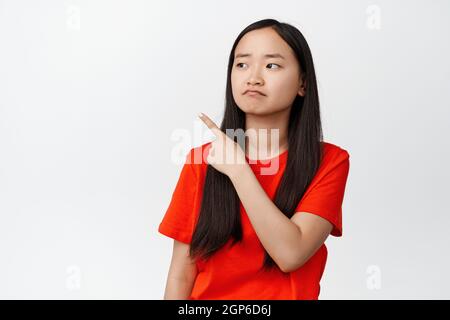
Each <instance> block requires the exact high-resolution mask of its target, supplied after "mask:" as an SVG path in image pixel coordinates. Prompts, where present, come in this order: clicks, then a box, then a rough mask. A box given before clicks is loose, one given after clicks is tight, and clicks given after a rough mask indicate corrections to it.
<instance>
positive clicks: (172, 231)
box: [158, 150, 198, 243]
mask: <svg viewBox="0 0 450 320" xmlns="http://www.w3.org/2000/svg"><path fill="white" fill-rule="evenodd" d="M191 154H192V150H191V151H190V152H189V154H188V155H187V156H186V159H185V163H184V164H183V167H182V169H181V173H180V176H179V178H178V181H177V184H176V186H175V190H174V191H173V194H172V197H171V200H170V203H169V206H168V208H167V210H166V213H165V215H164V217H163V219H162V221H161V223H160V224H159V227H158V232H159V233H161V234H163V235H166V236H168V237H170V238H173V239H175V240H178V241H181V242H184V243H191V239H192V234H193V230H194V221H195V217H196V215H195V210H197V206H198V203H197V201H196V199H197V194H198V177H197V172H196V170H197V169H196V167H195V164H193V163H192V162H191V160H190V159H191Z"/></svg>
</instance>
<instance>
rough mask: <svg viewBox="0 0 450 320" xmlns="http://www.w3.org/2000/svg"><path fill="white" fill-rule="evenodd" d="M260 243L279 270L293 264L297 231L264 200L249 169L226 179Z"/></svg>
mask: <svg viewBox="0 0 450 320" xmlns="http://www.w3.org/2000/svg"><path fill="white" fill-rule="evenodd" d="M230 179H231V181H232V183H233V185H234V187H235V189H236V192H237V194H238V195H239V198H240V200H241V202H242V205H243V207H244V208H245V211H246V212H247V215H248V217H249V220H250V222H251V224H252V226H253V229H254V230H255V232H256V234H257V236H258V238H259V240H260V241H261V244H262V245H263V246H264V248H265V249H266V250H267V252H268V253H269V255H270V256H271V257H272V259H273V260H274V261H275V262H276V263H277V265H278V266H279V267H280V269H281V270H286V269H288V268H290V266H291V265H293V264H295V263H296V261H297V255H298V254H297V253H298V252H299V251H300V250H299V249H298V248H299V245H300V238H301V231H300V229H299V228H298V226H297V225H296V224H295V223H293V222H292V221H291V220H290V219H289V218H288V217H286V216H285V215H284V214H283V212H281V211H280V210H279V209H278V208H277V206H276V205H275V204H274V203H273V202H272V200H271V199H270V198H269V197H268V195H267V194H266V192H265V191H264V189H263V188H262V187H261V185H260V183H259V181H258V180H257V178H256V177H255V174H254V173H253V171H252V170H251V168H250V167H248V166H246V167H244V168H243V170H241V171H240V172H239V174H236V176H232V177H230Z"/></svg>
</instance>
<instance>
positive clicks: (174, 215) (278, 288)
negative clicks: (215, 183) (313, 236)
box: [158, 142, 349, 300]
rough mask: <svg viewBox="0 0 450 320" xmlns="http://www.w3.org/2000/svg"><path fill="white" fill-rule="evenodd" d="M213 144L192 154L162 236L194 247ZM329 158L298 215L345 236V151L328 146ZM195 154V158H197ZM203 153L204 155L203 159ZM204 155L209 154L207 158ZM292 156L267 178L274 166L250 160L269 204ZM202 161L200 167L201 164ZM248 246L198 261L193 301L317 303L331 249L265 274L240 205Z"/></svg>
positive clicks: (260, 249)
mask: <svg viewBox="0 0 450 320" xmlns="http://www.w3.org/2000/svg"><path fill="white" fill-rule="evenodd" d="M210 145H211V142H208V143H205V144H203V145H201V146H199V147H196V148H192V149H191V150H190V152H189V153H188V154H187V156H186V159H185V163H184V165H183V167H182V170H181V173H180V177H179V179H178V182H177V184H176V187H175V190H174V192H173V195H172V199H171V202H170V204H169V207H168V209H167V211H166V213H165V216H164V218H163V220H162V221H161V223H160V225H159V228H158V231H159V232H160V233H161V234H164V235H166V236H168V237H170V238H173V239H176V240H178V241H181V242H184V243H188V244H189V243H190V242H191V239H192V234H193V232H194V227H195V222H196V221H197V220H196V219H197V218H198V214H199V210H200V205H201V200H202V190H203V183H204V179H205V175H206V168H207V162H206V160H204V159H206V155H207V152H208V150H209V146H210ZM323 146H324V157H323V161H322V163H321V165H320V167H319V170H318V171H317V173H316V175H315V177H314V178H313V180H312V181H311V184H310V185H309V186H308V188H307V190H306V192H305V194H304V195H303V197H302V199H301V200H300V202H299V204H298V206H297V208H296V210H295V211H294V212H299V211H304V212H309V213H313V214H316V215H319V216H321V217H322V218H325V219H327V220H328V221H330V222H331V223H332V224H333V230H332V231H331V235H333V236H336V237H340V236H342V201H343V197H344V190H345V184H346V181H347V176H348V171H349V154H348V152H347V151H346V150H344V149H342V148H340V147H338V146H336V145H334V144H331V143H327V142H323ZM195 154H196V155H195ZM199 154H200V156H199ZM202 155H204V156H203V157H202ZM287 156H288V151H285V152H283V153H281V154H280V155H278V156H277V157H276V158H273V159H271V160H270V161H277V160H278V167H279V169H278V170H277V172H276V173H275V174H271V175H268V174H267V173H263V174H261V173H262V171H261V170H264V169H263V168H266V169H265V170H266V172H267V168H268V167H270V166H272V168H273V167H274V166H273V162H270V161H269V162H267V161H259V160H258V161H256V162H254V161H255V160H251V161H250V160H249V159H248V158H247V162H249V165H250V167H251V168H252V170H253V172H254V173H255V176H256V177H257V179H258V181H259V182H260V184H261V186H262V187H263V189H264V190H265V191H266V193H267V195H268V196H269V197H270V199H272V200H274V196H275V191H276V188H277V186H278V184H279V182H280V179H281V176H282V174H283V172H284V169H285V165H286V162H287ZM199 160H200V163H199ZM241 222H242V228H243V241H242V242H238V243H236V244H235V245H234V246H231V245H230V244H231V239H230V240H229V241H228V243H227V245H225V246H224V247H222V248H221V249H219V250H218V251H217V252H216V253H215V254H214V255H213V256H212V257H211V258H210V259H209V260H207V261H206V262H205V261H204V260H203V259H201V260H199V261H197V268H198V274H197V277H196V280H195V283H194V286H193V289H192V292H191V295H190V297H189V299H191V300H197V299H203V300H204V299H207V300H217V299H218V300H300V299H308V300H316V299H318V297H319V293H320V284H319V282H320V279H321V277H322V274H323V272H324V269H325V263H326V260H327V248H326V246H325V244H323V245H322V246H321V247H320V248H319V249H318V250H317V251H316V253H315V254H314V255H313V256H311V258H310V259H309V260H308V261H307V262H306V263H305V264H303V265H302V266H301V267H300V268H298V269H297V270H294V271H292V272H290V273H289V274H288V276H286V274H285V273H283V272H282V271H281V270H280V269H278V268H274V269H273V270H272V271H266V272H260V271H259V270H260V268H261V266H262V263H263V259H264V247H263V246H262V244H261V242H260V241H259V239H258V237H257V235H256V233H255V231H254V229H253V227H252V225H251V223H250V220H249V218H248V216H247V213H246V212H245V209H244V207H243V206H242V202H241Z"/></svg>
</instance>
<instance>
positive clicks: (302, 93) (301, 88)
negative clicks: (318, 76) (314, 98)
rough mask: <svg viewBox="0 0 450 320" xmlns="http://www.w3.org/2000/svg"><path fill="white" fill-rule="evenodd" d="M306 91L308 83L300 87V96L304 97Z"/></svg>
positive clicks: (304, 82)
mask: <svg viewBox="0 0 450 320" xmlns="http://www.w3.org/2000/svg"><path fill="white" fill-rule="evenodd" d="M305 91H306V81H303V83H302V84H301V85H300V88H299V89H298V95H299V96H302V97H304V96H305Z"/></svg>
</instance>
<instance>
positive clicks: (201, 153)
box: [186, 141, 212, 165]
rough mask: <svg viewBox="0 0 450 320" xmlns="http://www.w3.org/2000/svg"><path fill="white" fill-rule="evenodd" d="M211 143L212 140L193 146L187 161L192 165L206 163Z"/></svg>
mask: <svg viewBox="0 0 450 320" xmlns="http://www.w3.org/2000/svg"><path fill="white" fill-rule="evenodd" d="M211 143H212V142H211V141H210V142H206V143H203V144H201V145H199V146H197V147H192V148H191V149H190V150H189V152H188V154H187V156H186V162H187V163H189V164H192V165H206V164H207V162H206V157H207V155H208V151H209V148H210V146H211Z"/></svg>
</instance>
